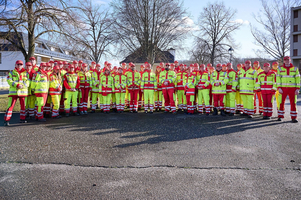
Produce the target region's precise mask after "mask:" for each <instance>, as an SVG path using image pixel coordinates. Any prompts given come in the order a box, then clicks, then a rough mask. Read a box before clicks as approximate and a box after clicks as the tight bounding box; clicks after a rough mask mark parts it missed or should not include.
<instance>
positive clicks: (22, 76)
mask: <svg viewBox="0 0 301 200" xmlns="http://www.w3.org/2000/svg"><path fill="white" fill-rule="evenodd" d="M7 83H8V84H9V86H10V87H9V97H11V96H18V97H26V96H28V87H29V85H30V80H29V74H28V73H27V72H26V70H25V69H24V68H23V69H22V70H20V71H17V70H16V69H14V70H13V71H11V72H10V73H9V74H8V77H7ZM19 85H22V86H23V88H22V89H18V86H19Z"/></svg>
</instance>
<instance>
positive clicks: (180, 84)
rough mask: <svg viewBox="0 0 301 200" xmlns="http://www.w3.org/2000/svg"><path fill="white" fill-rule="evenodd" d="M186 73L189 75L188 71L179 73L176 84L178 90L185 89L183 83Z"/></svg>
mask: <svg viewBox="0 0 301 200" xmlns="http://www.w3.org/2000/svg"><path fill="white" fill-rule="evenodd" d="M186 75H187V72H185V71H182V72H178V73H177V76H176V86H175V87H176V89H177V90H185V89H184V85H183V79H184V77H185V76H186Z"/></svg>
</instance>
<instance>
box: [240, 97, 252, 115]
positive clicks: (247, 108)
mask: <svg viewBox="0 0 301 200" xmlns="http://www.w3.org/2000/svg"><path fill="white" fill-rule="evenodd" d="M240 97H241V100H242V102H243V103H244V104H243V105H244V111H243V113H244V114H247V115H253V114H254V94H249V95H247V94H241V95H240Z"/></svg>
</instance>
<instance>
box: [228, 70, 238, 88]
mask: <svg viewBox="0 0 301 200" xmlns="http://www.w3.org/2000/svg"><path fill="white" fill-rule="evenodd" d="M228 78H229V81H228V83H227V92H233V91H235V90H236V87H237V84H238V78H237V73H236V71H235V70H234V69H231V70H229V71H228Z"/></svg>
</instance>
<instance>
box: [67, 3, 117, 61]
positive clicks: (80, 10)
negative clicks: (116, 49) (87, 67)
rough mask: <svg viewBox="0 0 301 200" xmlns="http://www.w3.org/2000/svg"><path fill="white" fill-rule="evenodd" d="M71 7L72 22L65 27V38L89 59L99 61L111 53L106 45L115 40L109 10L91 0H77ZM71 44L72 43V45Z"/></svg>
mask: <svg viewBox="0 0 301 200" xmlns="http://www.w3.org/2000/svg"><path fill="white" fill-rule="evenodd" d="M78 3H79V5H78V7H77V8H75V9H72V12H73V13H72V14H71V15H72V17H73V18H74V20H72V21H73V23H70V24H69V27H68V28H67V29H66V31H67V32H66V34H65V36H66V38H65V39H67V40H68V41H69V43H70V45H71V46H76V48H77V51H82V52H85V53H87V54H88V55H89V57H90V59H91V60H94V61H95V62H99V61H100V58H101V57H102V55H104V54H111V52H110V50H109V48H108V46H109V45H110V44H112V43H113V42H114V41H115V40H116V37H115V34H114V32H113V30H112V27H113V24H114V22H115V21H114V20H113V18H112V16H111V14H110V12H109V10H108V9H107V8H105V7H103V6H101V5H97V4H92V1H91V0H79V1H78ZM72 44H73V45H72Z"/></svg>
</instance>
